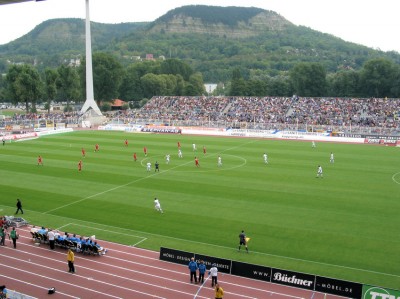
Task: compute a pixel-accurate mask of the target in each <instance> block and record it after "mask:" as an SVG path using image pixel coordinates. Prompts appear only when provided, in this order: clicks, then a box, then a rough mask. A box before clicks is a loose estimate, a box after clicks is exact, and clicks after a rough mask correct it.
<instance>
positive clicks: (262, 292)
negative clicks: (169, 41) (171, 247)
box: [0, 227, 342, 299]
mask: <svg viewBox="0 0 400 299" xmlns="http://www.w3.org/2000/svg"><path fill="white" fill-rule="evenodd" d="M29 231H30V227H22V228H19V229H18V233H19V235H20V238H19V239H18V241H17V249H14V248H13V247H12V244H11V242H9V240H6V246H0V265H1V273H0V284H5V285H6V286H7V288H8V289H9V290H15V291H17V292H20V293H23V294H26V295H29V296H32V297H36V298H44V297H47V296H50V295H47V291H48V289H49V288H51V287H54V288H55V289H56V293H55V294H53V295H51V298H54V299H56V298H84V299H89V298H96V299H101V298H133V299H136V298H140V299H142V298H144V299H145V298H166V299H169V298H171V299H172V298H174V299H175V298H182V299H185V298H191V299H205V298H214V290H213V288H211V281H210V280H209V279H208V278H207V279H206V280H205V282H204V284H202V285H201V284H191V283H190V281H189V272H188V269H187V267H186V266H182V265H178V264H173V263H169V262H164V261H160V260H159V253H158V252H154V251H149V250H144V249H140V248H136V247H130V246H125V245H121V244H116V243H111V242H107V241H99V243H100V244H101V245H102V246H104V247H105V248H107V249H108V252H107V254H106V255H102V256H88V255H82V254H80V253H75V268H76V273H75V274H71V273H69V272H68V265H67V252H66V250H65V249H62V248H56V249H55V250H50V248H49V246H48V245H47V244H41V245H40V246H36V245H35V244H34V242H33V241H32V238H31V235H30V232H29ZM218 282H219V283H220V285H221V287H222V288H223V289H224V293H225V295H224V298H227V299H247V298H248V299H256V298H257V299H262V298H270V299H275V298H276V299H301V298H304V299H306V298H308V299H339V298H342V297H338V296H332V295H325V294H321V293H316V292H311V291H306V290H301V289H297V288H292V287H286V286H280V285H277V284H272V283H267V282H263V281H258V280H252V279H247V278H243V277H238V276H233V275H228V274H225V275H224V274H222V273H219V275H218Z"/></svg>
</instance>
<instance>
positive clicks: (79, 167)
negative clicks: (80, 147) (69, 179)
mask: <svg viewBox="0 0 400 299" xmlns="http://www.w3.org/2000/svg"><path fill="white" fill-rule="evenodd" d="M78 171H79V172H80V171H82V160H80V161H79V163H78Z"/></svg>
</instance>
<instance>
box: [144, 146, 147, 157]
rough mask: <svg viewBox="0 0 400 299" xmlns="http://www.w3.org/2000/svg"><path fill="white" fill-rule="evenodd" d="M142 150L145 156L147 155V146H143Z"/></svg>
mask: <svg viewBox="0 0 400 299" xmlns="http://www.w3.org/2000/svg"><path fill="white" fill-rule="evenodd" d="M143 152H144V155H145V157H147V147H144V148H143Z"/></svg>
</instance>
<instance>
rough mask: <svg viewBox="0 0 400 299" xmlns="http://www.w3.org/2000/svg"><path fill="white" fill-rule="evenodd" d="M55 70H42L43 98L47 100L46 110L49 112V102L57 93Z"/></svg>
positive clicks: (56, 74)
mask: <svg viewBox="0 0 400 299" xmlns="http://www.w3.org/2000/svg"><path fill="white" fill-rule="evenodd" d="M57 80H58V72H57V70H54V69H50V68H47V69H46V70H45V71H44V82H45V92H44V93H45V98H46V100H47V112H48V113H50V103H51V101H52V100H54V99H55V98H56V95H57Z"/></svg>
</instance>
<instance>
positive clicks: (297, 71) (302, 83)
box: [290, 62, 327, 97]
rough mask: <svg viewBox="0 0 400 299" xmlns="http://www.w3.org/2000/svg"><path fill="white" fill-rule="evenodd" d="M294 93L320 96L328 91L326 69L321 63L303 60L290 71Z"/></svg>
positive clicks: (304, 95) (303, 95) (305, 95)
mask: <svg viewBox="0 0 400 299" xmlns="http://www.w3.org/2000/svg"><path fill="white" fill-rule="evenodd" d="M290 80H291V83H292V86H293V90H294V93H295V94H297V95H299V96H302V97H319V96H323V95H325V93H326V87H327V83H326V71H325V68H324V67H323V66H322V64H320V63H308V62H302V63H298V64H296V65H295V67H294V68H293V69H292V70H291V71H290Z"/></svg>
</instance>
